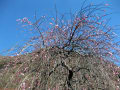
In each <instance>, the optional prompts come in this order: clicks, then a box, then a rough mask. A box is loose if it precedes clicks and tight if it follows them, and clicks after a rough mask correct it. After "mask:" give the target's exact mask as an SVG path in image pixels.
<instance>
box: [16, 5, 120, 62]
mask: <svg viewBox="0 0 120 90" xmlns="http://www.w3.org/2000/svg"><path fill="white" fill-rule="evenodd" d="M84 4H85V3H83V5H82V7H81V9H80V10H79V11H78V12H77V13H74V14H73V13H69V14H64V15H58V13H56V17H55V18H54V17H49V18H48V17H45V16H42V17H40V18H37V16H36V15H35V22H33V23H32V22H30V21H29V20H28V19H27V18H23V19H18V21H20V22H21V23H22V24H23V26H24V27H28V28H29V30H30V31H31V32H33V33H35V34H34V36H33V37H32V38H31V39H30V41H29V42H28V43H27V45H26V46H25V47H24V48H23V49H22V50H21V51H20V52H22V51H24V49H25V48H26V47H29V46H30V45H31V46H32V47H34V48H46V47H58V48H62V49H64V50H68V51H69V52H71V51H75V52H78V53H80V54H94V55H97V56H100V57H101V58H102V57H105V58H106V57H107V58H109V59H110V60H115V59H116V58H115V57H116V56H117V57H118V56H119V55H120V49H119V41H118V42H115V38H116V34H115V33H114V32H113V30H114V28H113V27H111V26H109V25H108V23H109V19H106V16H108V15H109V14H106V13H105V9H106V8H108V4H105V5H103V4H98V5H93V4H89V5H84ZM116 60H117V59H116Z"/></svg>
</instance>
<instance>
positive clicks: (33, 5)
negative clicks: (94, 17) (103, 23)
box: [0, 0, 120, 52]
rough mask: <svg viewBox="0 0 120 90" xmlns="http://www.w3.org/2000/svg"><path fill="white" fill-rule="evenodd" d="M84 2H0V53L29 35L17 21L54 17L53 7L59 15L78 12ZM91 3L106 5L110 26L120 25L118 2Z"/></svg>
mask: <svg viewBox="0 0 120 90" xmlns="http://www.w3.org/2000/svg"><path fill="white" fill-rule="evenodd" d="M83 1H84V0H0V52H2V51H3V50H7V49H9V48H11V47H13V46H15V45H16V43H22V42H23V41H22V40H25V39H26V38H28V37H29V34H27V33H25V32H24V29H22V28H20V25H18V23H17V22H16V20H17V19H19V18H23V17H28V18H29V19H31V20H32V19H33V17H34V14H35V12H37V15H38V17H39V16H42V15H46V16H49V15H54V14H55V12H54V11H55V9H54V6H55V5H56V6H57V10H58V12H60V13H65V12H69V11H70V10H71V11H73V12H74V11H78V10H79V9H80V6H81V3H82V2H83ZM88 2H91V3H96V4H98V3H101V2H103V3H105V4H106V3H107V4H109V5H110V7H111V9H109V12H111V13H112V15H110V17H111V22H110V25H120V0H88Z"/></svg>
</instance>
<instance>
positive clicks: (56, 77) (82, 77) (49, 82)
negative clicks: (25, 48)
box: [0, 48, 120, 90]
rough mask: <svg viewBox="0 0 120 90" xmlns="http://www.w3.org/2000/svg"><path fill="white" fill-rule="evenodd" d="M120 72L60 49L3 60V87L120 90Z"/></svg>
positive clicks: (0, 69) (0, 73) (0, 74)
mask: <svg viewBox="0 0 120 90" xmlns="http://www.w3.org/2000/svg"><path fill="white" fill-rule="evenodd" d="M119 73H120V68H119V67H118V66H116V65H115V64H113V63H112V62H109V61H105V60H103V59H101V58H99V57H97V56H94V55H81V54H79V53H77V52H70V53H68V51H65V50H62V49H59V48H47V49H41V50H38V51H35V52H32V53H29V54H25V55H20V56H14V57H1V58H0V88H13V89H17V90H120V81H119V80H120V74H119Z"/></svg>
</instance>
